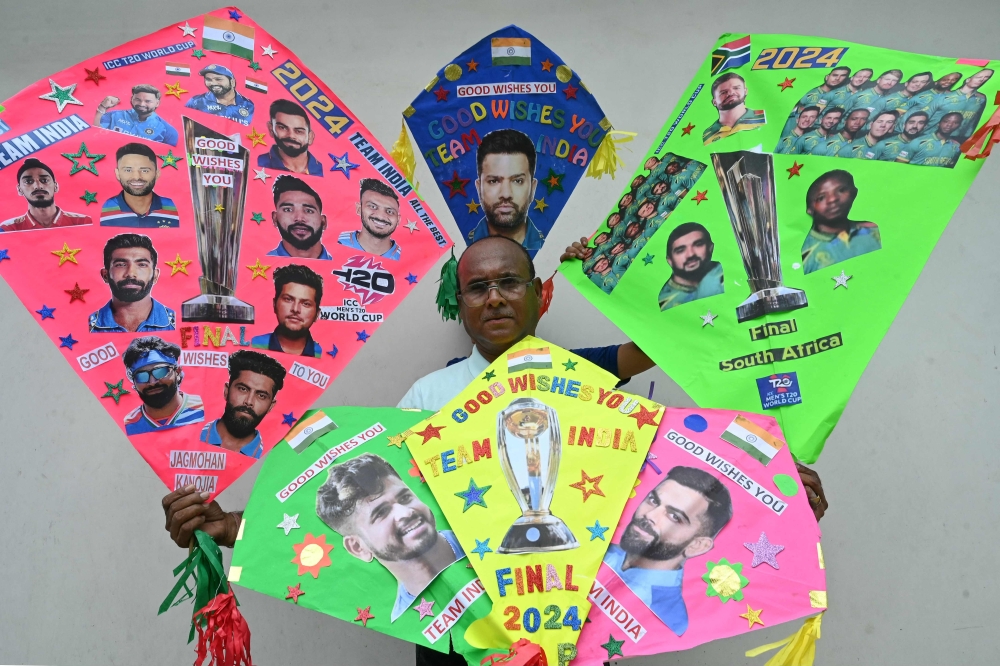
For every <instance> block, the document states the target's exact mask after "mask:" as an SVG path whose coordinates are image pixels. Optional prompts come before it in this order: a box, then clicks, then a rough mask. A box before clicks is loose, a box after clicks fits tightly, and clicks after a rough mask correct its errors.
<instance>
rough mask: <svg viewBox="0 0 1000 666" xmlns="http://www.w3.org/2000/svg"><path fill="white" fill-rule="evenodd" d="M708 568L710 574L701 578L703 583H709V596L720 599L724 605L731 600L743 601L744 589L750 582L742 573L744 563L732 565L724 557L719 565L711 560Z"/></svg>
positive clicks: (707, 590)
mask: <svg viewBox="0 0 1000 666" xmlns="http://www.w3.org/2000/svg"><path fill="white" fill-rule="evenodd" d="M707 566H708V573H706V574H705V575H704V576H702V577H701V579H702V580H703V581H705V582H706V583H708V589H706V590H705V594H706V595H707V596H709V597H719V599H721V600H722V603H726V602H727V601H729V600H730V599H735V600H736V601H742V600H743V588H744V587H746V586H747V585H748V584H749V583H750V581H749V580H748V579H747V578H746V577H745V576H744V575H743V574H742V573H741V572H742V571H743V564H742V563H740V562H733V563H730V562H728V561H727V560H726V558H724V557H723V558H720V559H719V561H718V562H717V563H716V562H712V561H711V560H709V561H708V565H707Z"/></svg>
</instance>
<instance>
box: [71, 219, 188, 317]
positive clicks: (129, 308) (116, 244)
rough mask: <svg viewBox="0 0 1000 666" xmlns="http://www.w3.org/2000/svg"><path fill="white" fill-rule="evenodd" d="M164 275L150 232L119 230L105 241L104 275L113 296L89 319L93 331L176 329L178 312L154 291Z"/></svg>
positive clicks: (102, 275)
mask: <svg viewBox="0 0 1000 666" xmlns="http://www.w3.org/2000/svg"><path fill="white" fill-rule="evenodd" d="M159 277H160V269H159V268H157V267H156V248H154V247H153V242H152V241H151V240H149V236H143V235H141V234H119V235H117V236H112V237H111V238H110V239H108V242H107V243H105V244H104V268H102V269H101V279H102V280H104V281H105V282H106V283H107V285H108V288H109V289H110V290H111V300H110V301H108V302H107V303H106V304H105V305H104V306H103V307H102V308H101V309H100V310H98V311H97V312H94V313H92V314H91V315H90V317H89V318H88V320H87V324H88V327H89V329H90V332H91V333H148V332H157V331H172V330H174V324H175V322H176V320H177V316H176V315H175V314H174V311H173V310H171V309H170V308H168V307H166V306H165V305H163V304H162V303H160V302H159V301H157V300H155V299H154V298H153V297H152V296H151V295H150V294H151V293H152V291H153V285H155V284H156V281H157V280H158V279H159Z"/></svg>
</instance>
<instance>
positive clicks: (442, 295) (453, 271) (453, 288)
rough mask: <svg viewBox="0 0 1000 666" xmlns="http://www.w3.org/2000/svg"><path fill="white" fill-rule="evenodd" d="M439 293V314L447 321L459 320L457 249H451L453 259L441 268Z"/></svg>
mask: <svg viewBox="0 0 1000 666" xmlns="http://www.w3.org/2000/svg"><path fill="white" fill-rule="evenodd" d="M438 282H439V283H440V284H439V286H438V293H437V307H438V312H440V313H441V318H442V319H443V320H445V321H448V320H449V319H458V318H459V317H458V260H457V259H455V248H454V246H452V248H451V258H450V259H448V261H446V262H444V266H442V267H441V279H439V280H438Z"/></svg>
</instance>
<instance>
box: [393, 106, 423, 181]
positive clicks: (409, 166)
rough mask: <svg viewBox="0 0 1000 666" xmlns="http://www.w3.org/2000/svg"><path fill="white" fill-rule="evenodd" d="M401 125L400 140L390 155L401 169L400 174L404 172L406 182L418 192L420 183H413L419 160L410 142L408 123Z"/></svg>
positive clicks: (403, 121)
mask: <svg viewBox="0 0 1000 666" xmlns="http://www.w3.org/2000/svg"><path fill="white" fill-rule="evenodd" d="M399 124H400V128H399V138H397V139H396V143H394V144H392V149H391V150H390V151H389V155H390V156H391V157H392V161H393V162H395V163H396V166H398V167H399V170H400V172H402V174H403V176H404V177H405V178H406V180H407V181H409V182H410V183H413V189H414V190H416V189H418V187H419V183H414V182H413V173H414V171H415V170H416V168H417V158H416V157H415V156H414V155H413V144H412V143H411V142H410V135H409V134H408V133H407V131H406V121H405V120H401V121H400V122H399Z"/></svg>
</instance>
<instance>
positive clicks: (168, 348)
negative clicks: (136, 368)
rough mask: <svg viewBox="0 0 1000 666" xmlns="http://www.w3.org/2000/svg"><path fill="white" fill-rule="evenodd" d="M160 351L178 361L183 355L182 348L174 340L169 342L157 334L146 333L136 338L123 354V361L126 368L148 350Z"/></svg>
mask: <svg viewBox="0 0 1000 666" xmlns="http://www.w3.org/2000/svg"><path fill="white" fill-rule="evenodd" d="M151 351H158V352H160V353H161V354H163V355H164V356H169V357H170V358H172V359H174V361H176V360H177V359H179V358H180V357H181V348H180V347H178V346H177V345H175V344H174V343H172V342H167V341H166V340H164V339H163V338H158V337H156V336H155V335H145V336H143V337H141V338H136V339H135V340H133V341H132V343H131V344H130V345H129V346H128V349H126V350H125V353H124V354H122V363H124V364H125V367H126V368H131V367H132V364H133V363H135V362H136V361H138V360H139V359H140V358H142V357H143V356H145V355H146V353H147V352H151Z"/></svg>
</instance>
